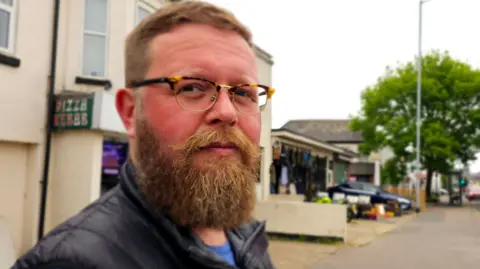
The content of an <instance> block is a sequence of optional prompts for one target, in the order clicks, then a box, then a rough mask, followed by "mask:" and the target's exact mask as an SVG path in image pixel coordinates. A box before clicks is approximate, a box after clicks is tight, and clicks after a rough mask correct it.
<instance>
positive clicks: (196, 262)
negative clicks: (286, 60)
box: [13, 1, 274, 269]
mask: <svg viewBox="0 0 480 269" xmlns="http://www.w3.org/2000/svg"><path fill="white" fill-rule="evenodd" d="M125 57H126V59H125V66H126V69H125V80H126V81H125V84H126V87H125V88H123V89H119V90H118V91H117V93H116V108H117V111H118V113H119V116H120V118H121V120H122V121H123V123H124V126H125V128H126V130H127V134H128V137H129V142H130V159H129V161H127V163H126V164H125V165H124V167H123V168H122V171H121V175H120V184H119V185H118V186H116V187H115V188H114V189H112V190H111V191H109V192H108V193H107V194H105V195H104V196H102V197H101V198H100V199H99V200H98V201H96V202H94V203H93V204H91V205H90V206H89V207H87V208H86V209H84V210H83V211H82V212H81V213H79V214H78V215H76V216H74V217H73V218H71V219H69V220H68V221H66V222H65V223H63V224H61V225H60V226H58V227H57V228H55V229H54V230H53V231H52V232H50V233H49V234H48V235H47V236H46V237H44V238H43V239H42V240H41V241H40V242H39V243H38V244H37V245H36V246H34V247H33V248H32V250H30V251H29V252H28V253H27V254H25V255H24V256H23V257H21V258H20V259H19V260H18V261H17V262H16V263H15V265H14V266H13V268H14V269H25V268H44V269H46V268H51V269H69V268H77V269H87V268H98V269H107V268H108V269H111V268H115V269H133V268H135V269H140V268H162V269H169V268H176V269H193V268H195V269H201V268H205V269H207V268H218V269H222V268H225V269H228V268H245V269H271V268H274V267H273V265H272V263H271V261H270V257H269V254H268V252H267V245H268V242H267V237H266V234H265V225H264V223H261V222H258V221H255V220H253V218H252V211H253V208H254V206H255V202H256V201H255V197H256V195H255V181H256V178H257V174H258V170H259V167H258V163H259V140H260V130H261V117H260V113H261V111H262V109H263V108H264V107H265V106H266V104H267V101H268V99H270V98H271V96H272V95H273V93H274V90H273V89H272V88H270V87H269V86H265V85H259V84H258V74H257V67H256V64H255V54H254V52H253V50H252V42H251V33H250V32H249V30H248V29H247V28H246V27H245V26H244V25H243V24H241V23H240V22H239V21H238V20H237V19H236V18H235V17H234V16H233V15H232V14H231V13H229V12H227V11H225V10H223V9H220V8H218V7H216V6H214V5H212V4H208V3H205V2H200V1H192V2H190V1H188V2H180V3H175V4H170V5H168V6H165V7H164V8H162V9H160V10H159V11H157V12H156V13H155V14H153V15H151V16H149V17H147V18H146V19H144V20H143V21H142V22H141V23H140V24H139V25H138V26H137V27H136V28H135V29H134V30H133V31H132V32H131V33H130V34H129V36H128V38H127V41H126V53H125Z"/></svg>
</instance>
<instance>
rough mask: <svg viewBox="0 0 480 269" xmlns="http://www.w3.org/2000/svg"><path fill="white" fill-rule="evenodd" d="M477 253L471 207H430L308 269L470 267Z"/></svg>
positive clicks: (478, 263) (479, 260)
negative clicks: (359, 246)
mask: <svg viewBox="0 0 480 269" xmlns="http://www.w3.org/2000/svg"><path fill="white" fill-rule="evenodd" d="M479 253H480V214H479V212H478V211H477V210H476V209H475V208H473V207H464V208H430V209H429V210H428V211H427V212H424V213H420V214H419V215H418V216H416V217H415V218H414V219H413V220H412V221H411V222H409V223H407V224H405V225H403V226H402V227H400V228H398V229H396V230H395V231H392V232H391V233H389V234H388V236H384V237H380V238H378V239H376V240H375V242H373V243H372V244H370V245H368V246H365V247H361V248H348V247H347V248H342V249H341V250H339V251H338V252H336V254H335V255H331V256H330V257H329V258H328V259H323V260H321V261H320V262H319V263H318V264H316V265H315V266H312V267H310V268H309V269H351V268H357V269H372V268H388V269H452V268H465V269H470V268H472V269H473V268H480V255H479ZM292 268H294V267H292Z"/></svg>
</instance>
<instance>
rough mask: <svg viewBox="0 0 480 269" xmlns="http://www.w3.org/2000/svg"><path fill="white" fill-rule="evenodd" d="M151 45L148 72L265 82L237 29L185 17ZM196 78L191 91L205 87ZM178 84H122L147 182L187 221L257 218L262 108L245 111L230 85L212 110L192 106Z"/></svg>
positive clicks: (120, 97) (145, 187)
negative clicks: (188, 106)
mask: <svg viewBox="0 0 480 269" xmlns="http://www.w3.org/2000/svg"><path fill="white" fill-rule="evenodd" d="M149 53H150V59H149V68H148V70H147V72H146V74H145V75H144V79H154V78H165V77H172V76H187V77H197V78H203V79H208V80H210V81H214V82H216V83H218V84H220V85H238V84H243V83H245V84H257V83H258V73H257V66H256V57H255V54H254V52H253V50H252V48H251V47H250V45H249V44H248V43H247V42H246V41H245V40H244V39H243V38H242V37H241V36H240V35H238V34H237V33H236V32H233V31H228V30H220V29H217V28H214V27H211V26H207V25H198V24H185V25H182V26H178V27H175V28H174V29H173V30H172V31H170V32H168V33H166V34H160V35H158V36H156V37H155V38H154V39H153V40H152V41H151V43H150V49H149ZM188 85H189V87H187V89H186V90H187V91H188V92H189V93H191V95H189V96H191V97H192V96H199V95H198V94H200V93H201V92H202V87H201V86H198V84H196V83H192V84H188ZM177 90H178V89H172V87H171V85H169V84H168V83H158V84H152V85H148V86H144V87H140V88H136V89H134V90H132V89H125V90H121V91H119V92H117V97H116V102H117V104H116V106H117V110H118V111H119V115H120V117H121V118H122V121H123V123H124V125H125V127H126V129H127V133H128V135H129V138H130V143H131V146H132V147H131V148H132V152H133V155H134V160H135V166H136V170H137V172H138V179H137V180H138V183H139V185H140V188H141V190H142V191H143V193H144V194H145V196H146V198H147V200H148V201H149V202H150V203H151V204H152V205H153V206H154V207H155V208H157V209H158V210H161V211H162V212H164V213H165V214H168V215H169V216H170V217H171V218H173V219H174V220H175V221H176V222H177V223H178V224H180V225H184V226H189V227H192V228H231V227H235V226H238V225H240V224H241V223H243V222H246V221H248V220H249V219H250V218H251V214H252V211H253V208H254V205H255V197H256V193H255V182H256V180H257V178H258V174H259V173H258V171H259V143H260V131H261V116H260V114H256V115H247V114H242V113H240V112H239V111H238V110H237V108H236V107H235V105H234V99H232V98H234V96H233V95H232V94H231V93H229V92H228V91H227V90H220V91H219V92H218V93H217V94H216V95H215V96H214V97H212V98H213V99H211V100H212V105H211V106H210V107H208V108H205V110H203V111H191V110H188V109H186V108H185V106H184V105H185V104H186V103H185V102H183V103H182V102H179V101H178V99H177V94H178V91H177ZM182 90H183V88H182ZM192 98H193V97H192ZM193 100H194V99H189V101H193ZM184 101H185V100H184ZM213 101H214V102H213ZM182 105H183V106H182Z"/></svg>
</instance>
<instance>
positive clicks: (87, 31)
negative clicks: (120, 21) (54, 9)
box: [80, 0, 111, 79]
mask: <svg viewBox="0 0 480 269" xmlns="http://www.w3.org/2000/svg"><path fill="white" fill-rule="evenodd" d="M105 1H106V5H107V10H106V13H107V14H105V20H106V24H105V25H106V29H105V33H102V32H97V31H91V30H87V29H85V19H86V13H87V10H86V7H87V1H86V0H84V1H83V25H82V30H83V31H82V47H81V53H80V55H81V58H80V63H81V65H80V73H81V74H82V75H81V76H82V77H88V78H94V79H104V78H107V74H108V53H109V50H108V44H109V38H108V37H109V32H110V31H109V30H110V4H111V1H110V0H105ZM85 35H94V36H102V37H104V38H105V48H104V49H105V59H104V67H105V69H104V70H103V75H102V76H92V75H90V74H85V73H83V60H84V56H85V55H83V52H84V48H85Z"/></svg>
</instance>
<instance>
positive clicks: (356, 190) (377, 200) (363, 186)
mask: <svg viewBox="0 0 480 269" xmlns="http://www.w3.org/2000/svg"><path fill="white" fill-rule="evenodd" d="M327 192H328V196H329V197H330V199H333V195H334V193H343V194H345V196H347V195H352V196H360V195H361V196H370V201H371V203H372V204H387V203H388V201H397V202H398V205H399V207H400V209H401V210H402V211H409V210H412V209H413V206H412V205H413V203H412V200H410V199H408V198H405V197H403V196H400V195H396V194H393V193H389V192H387V191H385V190H383V189H382V188H380V187H378V186H375V185H373V184H370V183H365V182H347V183H343V184H339V185H337V186H334V187H330V188H328V190H327Z"/></svg>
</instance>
